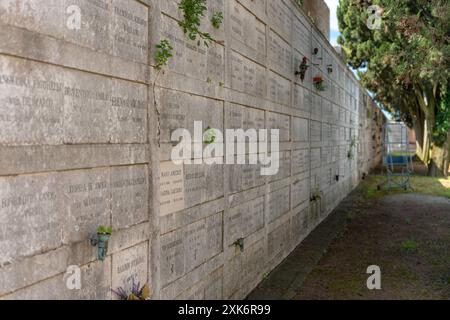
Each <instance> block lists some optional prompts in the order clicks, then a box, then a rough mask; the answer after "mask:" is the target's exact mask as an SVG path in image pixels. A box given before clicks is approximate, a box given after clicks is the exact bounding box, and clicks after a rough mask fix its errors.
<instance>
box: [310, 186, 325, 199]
mask: <svg viewBox="0 0 450 320" xmlns="http://www.w3.org/2000/svg"><path fill="white" fill-rule="evenodd" d="M321 199H322V193H321V192H320V188H316V189H315V190H314V191H313V192H312V194H311V199H310V200H311V202H316V201H320V200H321Z"/></svg>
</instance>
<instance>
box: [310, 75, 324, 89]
mask: <svg viewBox="0 0 450 320" xmlns="http://www.w3.org/2000/svg"><path fill="white" fill-rule="evenodd" d="M313 84H314V87H316V89H317V90H318V91H325V81H324V80H323V78H322V77H321V76H315V77H314V78H313Z"/></svg>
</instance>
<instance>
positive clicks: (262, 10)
mask: <svg viewBox="0 0 450 320" xmlns="http://www.w3.org/2000/svg"><path fill="white" fill-rule="evenodd" d="M239 2H240V3H242V4H243V5H244V6H245V7H246V8H247V9H248V10H249V11H250V12H252V13H253V14H255V15H257V16H258V17H259V18H263V17H264V15H265V14H266V0H258V1H254V0H239Z"/></svg>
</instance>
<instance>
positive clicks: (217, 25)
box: [211, 11, 223, 29]
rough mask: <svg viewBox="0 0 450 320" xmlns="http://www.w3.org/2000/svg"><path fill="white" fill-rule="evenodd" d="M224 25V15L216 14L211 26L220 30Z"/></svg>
mask: <svg viewBox="0 0 450 320" xmlns="http://www.w3.org/2000/svg"><path fill="white" fill-rule="evenodd" d="M222 23H223V13H222V12H220V11H219V12H214V14H213V16H212V18H211V24H212V26H213V27H214V28H215V29H220V26H221V25H222Z"/></svg>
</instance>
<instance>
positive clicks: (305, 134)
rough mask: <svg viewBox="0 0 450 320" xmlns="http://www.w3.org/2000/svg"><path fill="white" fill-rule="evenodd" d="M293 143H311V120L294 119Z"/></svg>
mask: <svg viewBox="0 0 450 320" xmlns="http://www.w3.org/2000/svg"><path fill="white" fill-rule="evenodd" d="M292 141H295V142H308V141H309V120H308V119H302V118H296V117H293V118H292Z"/></svg>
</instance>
